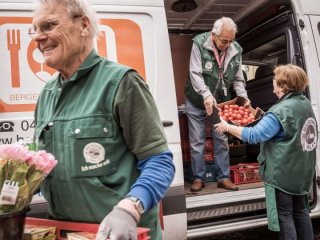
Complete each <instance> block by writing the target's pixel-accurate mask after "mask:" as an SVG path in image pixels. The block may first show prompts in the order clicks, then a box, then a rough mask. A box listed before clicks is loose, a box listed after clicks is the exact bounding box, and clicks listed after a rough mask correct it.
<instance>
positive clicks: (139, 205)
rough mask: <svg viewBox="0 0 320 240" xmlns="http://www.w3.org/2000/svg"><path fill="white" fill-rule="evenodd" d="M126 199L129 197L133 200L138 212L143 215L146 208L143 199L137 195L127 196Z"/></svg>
mask: <svg viewBox="0 0 320 240" xmlns="http://www.w3.org/2000/svg"><path fill="white" fill-rule="evenodd" d="M126 199H129V200H131V201H132V202H133V204H134V207H135V208H136V210H137V212H138V213H139V214H140V215H141V214H143V213H144V208H143V204H142V202H141V200H140V199H139V198H137V197H133V196H128V197H126Z"/></svg>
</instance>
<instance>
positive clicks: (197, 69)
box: [185, 17, 250, 192]
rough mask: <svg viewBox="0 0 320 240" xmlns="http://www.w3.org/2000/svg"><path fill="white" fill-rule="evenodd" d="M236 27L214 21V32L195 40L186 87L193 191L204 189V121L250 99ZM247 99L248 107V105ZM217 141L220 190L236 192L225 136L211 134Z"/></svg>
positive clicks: (215, 147) (224, 20) (223, 20)
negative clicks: (220, 108)
mask: <svg viewBox="0 0 320 240" xmlns="http://www.w3.org/2000/svg"><path fill="white" fill-rule="evenodd" d="M236 32H237V26H236V24H235V23H234V21H233V20H232V19H230V18H227V17H222V18H220V19H218V20H217V21H215V23H214V25H213V29H212V31H211V32H205V33H202V34H200V35H197V36H196V37H195V38H194V39H193V45H192V52H191V57H190V73H189V78H188V80H187V83H186V86H185V96H186V100H185V103H186V104H185V105H186V107H185V111H186V115H187V117H188V123H189V140H190V149H191V161H192V165H191V166H192V173H193V177H192V185H191V191H193V192H196V191H201V190H202V189H203V188H204V180H205V179H204V173H205V162H204V147H205V144H204V142H205V118H206V116H207V115H211V114H212V107H213V105H216V104H217V103H220V102H225V101H227V100H230V99H231V98H232V95H231V90H232V89H233V90H234V92H235V94H236V95H237V96H242V97H245V98H247V99H248V96H247V92H246V89H245V86H246V83H245V80H244V77H243V73H242V56H241V53H242V48H241V47H240V45H239V44H238V43H237V42H235V35H236ZM249 105H250V101H249V100H247V101H246V103H245V106H249ZM212 135H213V139H214V153H215V164H216V166H217V172H216V179H217V181H218V187H220V188H224V189H228V190H232V191H236V190H238V187H237V186H236V185H234V184H233V183H232V182H231V181H230V178H229V175H230V162H229V146H228V138H227V136H226V135H225V134H223V133H222V134H219V133H217V132H215V131H212Z"/></svg>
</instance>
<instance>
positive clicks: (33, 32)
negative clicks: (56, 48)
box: [28, 19, 59, 39]
mask: <svg viewBox="0 0 320 240" xmlns="http://www.w3.org/2000/svg"><path fill="white" fill-rule="evenodd" d="M58 25H59V19H49V20H46V21H43V22H41V23H40V24H39V26H38V28H35V27H32V28H29V31H28V34H29V36H30V37H31V38H32V39H34V38H35V37H36V36H37V32H38V30H39V32H40V33H42V34H48V33H49V32H51V31H52V30H53V29H55V27H56V26H58Z"/></svg>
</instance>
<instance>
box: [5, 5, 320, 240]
mask: <svg viewBox="0 0 320 240" xmlns="http://www.w3.org/2000/svg"><path fill="white" fill-rule="evenodd" d="M31 2H32V1H31V0H19V1H9V0H0V23H1V24H0V36H1V38H0V52H1V55H0V58H1V62H0V76H1V77H0V144H6V143H13V142H16V141H18V140H20V139H25V138H27V137H30V136H32V135H33V130H34V122H33V111H34V108H35V104H36V101H37V99H38V94H39V92H40V90H41V88H42V87H43V86H44V84H45V83H46V82H47V81H48V80H49V79H50V78H51V76H52V75H54V74H55V71H54V70H53V69H50V68H48V67H47V66H45V65H44V63H43V59H42V56H41V54H40V53H39V52H38V50H37V49H36V47H35V45H34V43H33V42H32V41H31V39H30V38H29V36H28V34H27V32H28V29H29V27H30V26H31V21H32V18H31V16H32V4H31ZM92 2H93V4H94V7H95V9H96V10H97V11H98V13H99V16H100V18H101V25H100V31H101V34H100V36H101V37H100V38H99V39H98V40H97V43H96V48H97V50H98V52H99V53H100V54H101V55H103V56H106V57H107V58H108V59H110V60H113V61H116V62H119V63H122V64H126V65H129V66H131V67H133V68H135V69H136V70H137V71H138V72H139V73H140V74H141V75H142V76H143V77H144V78H145V79H146V81H147V83H148V85H149V87H150V90H151V92H152V94H153V96H154V98H155V100H156V103H157V106H158V108H159V112H160V116H161V118H162V120H163V125H164V127H165V131H166V135H167V138H168V142H169V144H170V149H171V150H172V151H173V153H174V163H175V166H176V175H175V178H174V181H173V183H172V185H171V187H170V189H169V191H168V193H167V194H166V197H165V198H164V199H163V201H162V214H161V216H160V217H161V219H162V220H163V232H164V239H166V240H180V239H181V240H182V239H187V238H188V239H193V238H194V239H195V238H199V237H206V236H211V235H214V234H218V233H219V234H220V233H224V232H230V231H235V230H241V229H246V228H254V227H258V226H263V225H266V223H267V220H266V209H265V194H264V188H263V184H262V183H261V182H254V183H249V182H245V181H244V182H241V183H243V184H240V185H239V187H240V190H239V191H237V192H230V191H225V190H223V189H218V188H217V187H216V182H214V171H213V170H212V169H211V168H210V167H209V166H211V165H210V164H211V163H212V161H214V153H212V158H211V159H210V157H209V159H208V179H207V180H208V183H207V184H206V186H207V187H206V188H205V190H203V191H201V192H200V193H191V192H190V191H189V188H190V183H189V182H188V174H187V172H188V170H189V168H188V167H189V164H190V159H189V156H188V154H187V152H186V151H184V150H185V148H184V147H185V145H187V143H186V141H185V139H184V138H185V132H186V130H187V126H186V122H185V118H184V114H183V103H184V95H183V90H184V83H185V81H186V79H187V74H188V64H189V56H190V51H191V39H192V37H193V36H194V35H195V34H198V33H201V32H204V31H210V30H211V28H212V24H213V22H214V20H215V19H217V18H219V17H221V16H228V17H231V18H233V19H234V20H235V21H236V22H237V24H238V28H239V33H238V34H237V41H238V42H239V43H240V45H241V46H242V47H243V64H244V71H246V73H247V76H248V81H247V90H248V94H249V97H250V99H251V101H252V105H253V106H254V107H260V108H261V109H263V110H265V111H266V110H267V109H268V108H269V107H270V106H271V105H272V104H274V103H275V101H276V97H275V96H274V95H273V93H272V68H273V67H274V66H276V65H278V64H284V63H294V64H297V65H299V66H301V67H303V68H304V69H305V70H306V72H307V74H308V76H309V78H310V87H309V88H308V89H307V91H306V92H305V95H306V96H307V97H308V98H309V99H310V101H311V103H312V106H313V109H314V112H315V114H316V117H317V119H318V120H319V119H320V95H319V89H320V81H319V76H320V2H319V1H315V0H255V1H251V0H241V1H240V0H228V1H225V0H152V1H150V0H93V1H92ZM270 69H271V70H270ZM178 106H179V110H178ZM181 137H182V138H181ZM230 141H232V143H237V144H238V145H237V147H239V146H241V149H240V148H239V149H240V150H241V151H237V150H239V149H236V148H235V149H232V150H231V151H230V154H233V156H232V157H231V158H230V159H231V160H230V161H232V162H231V164H232V165H233V164H238V163H245V164H251V163H255V162H256V159H257V155H258V154H259V146H258V145H249V144H243V143H242V142H241V141H239V140H237V139H231V140H230ZM182 147H183V148H182ZM317 153H318V161H317V169H316V170H317V171H316V176H314V185H313V188H312V192H311V193H310V195H309V201H310V204H311V206H312V213H311V215H312V217H319V216H320V195H319V191H318V190H319V185H320V176H319V174H320V172H319V171H320V169H319V166H320V164H319V163H320V152H319V146H318V149H317ZM209 163H210V164H209ZM45 209H46V202H45V201H44V200H43V198H41V196H35V197H34V200H33V205H32V211H31V212H30V214H31V215H32V216H43V214H42V213H43V212H45Z"/></svg>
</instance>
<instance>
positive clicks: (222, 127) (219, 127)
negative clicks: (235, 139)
mask: <svg viewBox="0 0 320 240" xmlns="http://www.w3.org/2000/svg"><path fill="white" fill-rule="evenodd" d="M220 119H221V122H220V123H217V124H215V125H214V127H215V130H216V131H217V132H218V133H219V134H222V133H225V132H229V124H228V123H227V122H226V121H225V120H223V119H222V118H220Z"/></svg>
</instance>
